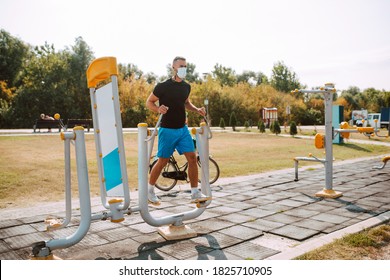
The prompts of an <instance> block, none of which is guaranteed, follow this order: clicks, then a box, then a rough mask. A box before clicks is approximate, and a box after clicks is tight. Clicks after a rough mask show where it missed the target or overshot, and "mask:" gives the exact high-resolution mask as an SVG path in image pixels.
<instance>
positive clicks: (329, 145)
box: [292, 83, 390, 198]
mask: <svg viewBox="0 0 390 280" xmlns="http://www.w3.org/2000/svg"><path fill="white" fill-rule="evenodd" d="M292 93H309V94H311V93H315V94H319V93H320V94H323V96H324V101H325V135H323V134H320V133H317V134H316V135H315V137H314V145H315V147H316V148H317V149H322V148H325V158H324V159H320V158H317V157H315V156H313V155H312V154H309V157H295V158H294V161H295V181H298V163H299V161H313V162H320V163H322V164H323V165H324V166H325V188H324V189H323V190H321V191H319V192H317V193H316V194H315V196H317V197H324V198H338V197H340V196H342V195H343V194H342V192H339V191H335V190H334V189H333V160H334V159H333V139H334V138H335V136H336V135H337V133H340V135H341V136H342V137H343V138H349V136H350V133H362V134H364V135H365V136H367V137H369V136H374V135H377V136H378V137H385V136H381V135H379V134H378V132H379V128H378V127H377V122H375V127H350V126H349V125H348V123H347V122H342V123H341V124H340V128H338V129H335V128H333V126H332V113H333V112H332V110H333V106H332V102H333V94H334V93H336V89H335V88H334V84H332V83H327V84H325V86H324V87H321V88H320V89H314V90H305V89H301V90H298V89H296V90H293V91H292ZM387 160H390V157H387V159H386V161H385V163H384V165H385V164H386V162H387ZM384 165H383V167H384ZM383 167H381V168H383Z"/></svg>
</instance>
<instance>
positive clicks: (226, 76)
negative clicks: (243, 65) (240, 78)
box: [211, 63, 237, 87]
mask: <svg viewBox="0 0 390 280" xmlns="http://www.w3.org/2000/svg"><path fill="white" fill-rule="evenodd" d="M211 73H212V74H213V78H214V79H216V80H217V81H219V83H220V84H221V85H222V86H230V87H231V86H233V85H234V84H236V83H237V77H236V74H235V72H234V70H233V69H231V68H228V67H224V66H222V65H220V64H218V63H217V64H216V65H215V66H214V71H212V72H211Z"/></svg>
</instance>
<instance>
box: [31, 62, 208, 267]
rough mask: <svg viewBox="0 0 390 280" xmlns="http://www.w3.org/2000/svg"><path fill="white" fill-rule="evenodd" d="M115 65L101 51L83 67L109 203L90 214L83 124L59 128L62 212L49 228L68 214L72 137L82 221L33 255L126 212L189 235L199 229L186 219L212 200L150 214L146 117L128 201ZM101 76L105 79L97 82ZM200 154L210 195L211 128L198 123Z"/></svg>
mask: <svg viewBox="0 0 390 280" xmlns="http://www.w3.org/2000/svg"><path fill="white" fill-rule="evenodd" d="M117 76H118V70H117V63H116V58H115V57H102V58H99V59H96V60H94V61H93V62H92V63H91V64H90V65H89V68H88V70H87V80H88V88H89V89H90V96H91V106H92V117H93V126H94V137H95V146H96V156H97V166H98V174H99V182H100V192H101V201H102V205H103V206H104V207H105V208H106V209H107V211H104V212H102V213H97V214H92V211H91V197H90V188H89V180H88V167H87V165H88V164H87V157H86V146H85V139H84V128H83V127H75V128H74V129H73V131H65V132H62V133H61V139H62V140H63V141H64V143H65V149H64V150H65V195H66V198H65V200H66V217H65V218H64V219H63V221H62V222H53V223H52V224H51V225H49V226H48V227H47V230H55V229H59V228H64V227H66V226H67V225H68V223H69V222H70V220H71V213H72V208H71V191H70V189H71V184H70V182H71V180H70V178H71V174H70V167H71V161H70V146H71V145H70V143H71V142H74V147H75V152H76V165H77V166H76V168H77V179H78V190H79V201H80V206H79V208H80V224H79V225H78V228H77V230H76V231H75V232H74V233H73V234H71V235H70V236H67V237H64V238H59V239H51V240H48V241H40V242H37V243H35V244H34V245H33V249H32V253H33V258H35V259H51V258H53V253H52V252H53V250H56V249H62V248H68V247H71V246H72V245H75V244H77V243H78V242H80V241H81V240H82V239H83V238H84V236H85V235H86V234H87V233H88V230H89V228H90V225H91V222H92V221H94V220H110V221H111V222H115V223H118V222H121V221H123V220H124V219H125V218H124V216H125V215H131V214H133V213H136V212H139V213H140V215H141V216H142V218H143V220H144V221H145V222H146V223H148V224H149V225H151V226H155V227H158V229H157V230H158V232H159V233H160V234H161V235H162V236H163V237H164V238H165V239H167V240H176V239H185V238H191V237H194V236H196V235H197V233H196V232H195V231H194V230H193V229H191V228H190V227H189V226H187V225H185V224H184V221H187V220H190V219H194V218H196V217H198V216H200V215H201V214H202V213H203V212H204V211H205V209H206V207H207V206H208V205H209V204H210V203H211V200H208V201H205V202H202V203H198V204H196V206H195V207H194V209H192V210H190V211H187V212H182V213H177V214H172V215H168V216H165V217H154V216H153V215H152V214H153V213H151V212H150V211H149V205H148V198H147V197H148V196H147V191H148V170H149V160H150V155H151V151H152V150H153V144H154V138H155V136H156V132H157V126H156V128H155V129H154V130H153V133H151V130H149V129H148V126H147V124H146V123H140V124H138V203H139V204H138V205H134V206H131V205H130V191H129V186H128V177H127V168H126V155H125V148H124V140H123V131H122V120H121V115H120V106H119V93H118V81H117ZM104 82H108V83H106V84H105V85H103V86H100V85H101V84H103V83H104ZM192 133H193V134H195V137H196V140H197V143H198V150H199V155H200V160H201V166H202V172H201V174H202V175H201V182H202V183H201V191H202V193H203V194H205V195H206V196H209V197H210V198H211V188H210V184H209V183H208V182H209V171H208V164H209V160H208V158H209V142H208V141H209V128H208V127H207V124H206V123H201V125H200V128H194V129H193V130H192Z"/></svg>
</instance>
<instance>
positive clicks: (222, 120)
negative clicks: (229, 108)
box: [219, 118, 225, 129]
mask: <svg viewBox="0 0 390 280" xmlns="http://www.w3.org/2000/svg"><path fill="white" fill-rule="evenodd" d="M219 127H220V128H223V129H225V120H224V119H223V118H221V119H220V121H219Z"/></svg>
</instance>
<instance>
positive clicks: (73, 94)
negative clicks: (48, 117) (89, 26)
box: [63, 37, 94, 119]
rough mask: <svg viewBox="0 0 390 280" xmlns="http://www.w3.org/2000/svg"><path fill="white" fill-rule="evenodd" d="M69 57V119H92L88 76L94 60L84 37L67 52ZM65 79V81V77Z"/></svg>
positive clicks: (76, 41) (77, 40) (78, 39)
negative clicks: (90, 65) (89, 67)
mask: <svg viewBox="0 0 390 280" xmlns="http://www.w3.org/2000/svg"><path fill="white" fill-rule="evenodd" d="M65 54H66V55H67V57H68V61H67V64H66V65H65V67H66V68H67V71H68V75H67V80H68V81H67V83H68V86H67V93H66V95H65V96H68V98H69V99H70V100H71V102H70V104H69V102H67V105H68V106H69V107H68V108H67V112H68V115H67V116H66V117H68V118H81V119H85V118H91V117H92V113H91V100H90V96H89V90H88V86H87V82H86V81H87V74H86V71H87V69H88V66H89V64H90V63H91V61H92V60H93V59H94V55H93V52H92V50H91V48H90V47H89V46H88V44H87V43H86V42H85V41H84V40H83V38H82V37H78V38H76V39H75V45H74V46H71V49H70V51H66V52H65V53H64V54H63V55H65ZM63 79H65V78H64V77H63Z"/></svg>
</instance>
